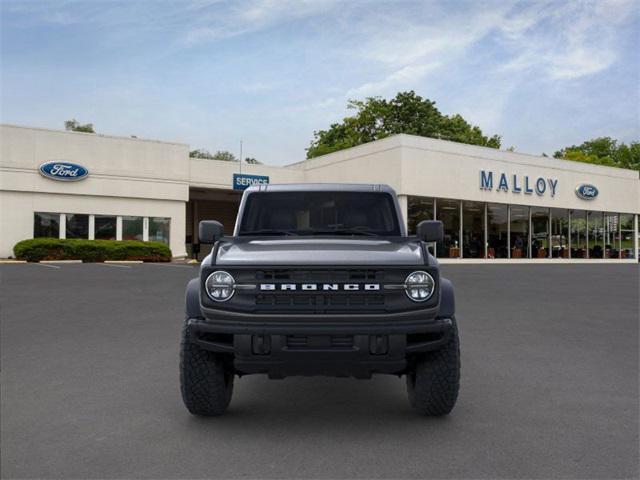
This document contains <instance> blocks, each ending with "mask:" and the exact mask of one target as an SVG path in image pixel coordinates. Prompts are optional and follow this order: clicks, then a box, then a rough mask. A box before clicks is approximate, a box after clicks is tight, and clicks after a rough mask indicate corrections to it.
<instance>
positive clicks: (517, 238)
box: [509, 205, 529, 258]
mask: <svg viewBox="0 0 640 480" xmlns="http://www.w3.org/2000/svg"><path fill="white" fill-rule="evenodd" d="M510 232H511V233H510V237H509V238H510V239H511V258H529V207H523V206H520V205H512V206H511V230H510Z"/></svg>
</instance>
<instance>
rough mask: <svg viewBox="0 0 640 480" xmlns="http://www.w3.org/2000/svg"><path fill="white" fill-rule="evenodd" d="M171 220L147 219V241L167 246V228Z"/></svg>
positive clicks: (161, 218)
mask: <svg viewBox="0 0 640 480" xmlns="http://www.w3.org/2000/svg"><path fill="white" fill-rule="evenodd" d="M170 223H171V219H169V218H164V217H150V218H149V240H150V241H152V242H163V243H166V244H167V245H168V244H169V226H170Z"/></svg>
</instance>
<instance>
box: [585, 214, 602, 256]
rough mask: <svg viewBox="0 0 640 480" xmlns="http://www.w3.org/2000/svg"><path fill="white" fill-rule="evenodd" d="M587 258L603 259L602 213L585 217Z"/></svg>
mask: <svg viewBox="0 0 640 480" xmlns="http://www.w3.org/2000/svg"><path fill="white" fill-rule="evenodd" d="M587 228H588V235H587V242H588V243H589V258H604V223H603V214H602V212H589V213H588V215H587Z"/></svg>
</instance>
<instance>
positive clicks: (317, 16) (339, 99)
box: [0, 0, 640, 165]
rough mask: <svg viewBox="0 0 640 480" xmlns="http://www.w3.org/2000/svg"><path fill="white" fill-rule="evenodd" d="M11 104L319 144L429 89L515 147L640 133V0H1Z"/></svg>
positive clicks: (102, 119) (207, 134) (57, 123)
mask: <svg viewBox="0 0 640 480" xmlns="http://www.w3.org/2000/svg"><path fill="white" fill-rule="evenodd" d="M0 27H1V30H0V40H1V52H2V56H1V65H0V74H1V77H0V80H1V86H0V91H1V93H2V97H1V111H0V114H1V121H2V122H3V123H11V124H18V125H26V126H36V127H45V128H54V129H63V128H64V121H65V120H68V119H71V118H76V119H77V120H78V121H80V122H82V123H89V122H90V123H93V124H94V126H95V129H96V131H97V132H98V133H103V134H109V135H124V136H129V135H135V136H137V137H140V138H151V139H159V140H167V141H177V142H184V143H188V144H189V145H190V146H191V148H192V149H195V148H205V149H208V150H210V151H216V150H229V151H231V152H233V153H234V154H236V155H238V154H239V148H240V140H241V139H242V143H243V157H246V156H250V157H255V158H257V159H258V160H260V161H262V162H263V163H267V164H274V165H283V164H288V163H293V162H297V161H300V160H303V159H304V158H305V148H306V147H308V145H309V143H310V142H311V140H312V139H313V132H314V131H316V130H321V129H326V128H327V127H329V125H330V124H331V123H334V122H339V121H340V120H341V119H342V118H344V117H345V116H346V115H349V114H350V110H348V109H347V108H346V106H347V101H348V100H349V99H363V98H365V97H370V96H382V97H385V98H391V97H393V96H395V94H396V93H397V92H399V91H405V90H415V91H416V93H417V94H419V95H421V96H422V97H425V98H429V99H430V100H433V101H435V102H436V105H437V107H438V108H439V109H440V111H441V112H442V113H443V114H447V115H451V114H456V113H459V114H461V115H462V116H463V117H465V118H466V119H467V120H468V121H469V122H471V123H473V124H475V125H478V126H480V127H481V128H482V130H483V131H484V133H485V134H487V135H493V134H498V135H501V136H502V145H503V148H507V147H511V146H513V147H514V148H515V149H516V151H519V152H524V153H531V154H541V153H542V152H546V153H548V154H551V153H553V152H554V151H556V150H558V149H560V148H562V147H564V146H567V145H573V144H579V143H582V142H583V141H584V140H587V139H590V138H593V137H597V136H611V137H613V138H616V139H619V140H621V141H625V142H629V141H632V140H640V1H639V0H615V1H609V0H600V1H584V2H583V1H542V0H540V1H535V0H528V1H521V2H518V1H507V0H500V1H484V2H482V1H471V0H469V1H455V0H453V1H420V2H409V1H393V2H387V1H381V0H380V1H364V0H354V1H349V2H338V1H333V0H246V1H237V2H225V1H208V0H193V1H165V0H144V1H135V0H133V1H131V0H129V1H117V0H110V1H100V0H93V1H90V0H88V1H73V0H56V1H36V0H20V1H14V0H0Z"/></svg>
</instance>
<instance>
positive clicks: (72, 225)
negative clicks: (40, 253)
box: [65, 213, 89, 239]
mask: <svg viewBox="0 0 640 480" xmlns="http://www.w3.org/2000/svg"><path fill="white" fill-rule="evenodd" d="M66 219H67V223H66V226H65V232H66V237H67V238H85V239H86V238H89V215H78V214H73V213H67V214H66Z"/></svg>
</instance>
